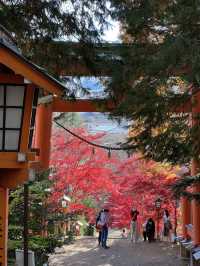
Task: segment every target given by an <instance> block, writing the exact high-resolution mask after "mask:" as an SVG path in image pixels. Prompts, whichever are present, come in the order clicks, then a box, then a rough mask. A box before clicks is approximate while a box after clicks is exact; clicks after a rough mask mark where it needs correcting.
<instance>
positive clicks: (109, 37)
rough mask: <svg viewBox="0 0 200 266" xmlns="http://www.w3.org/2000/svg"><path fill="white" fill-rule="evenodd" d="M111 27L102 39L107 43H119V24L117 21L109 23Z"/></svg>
mask: <svg viewBox="0 0 200 266" xmlns="http://www.w3.org/2000/svg"><path fill="white" fill-rule="evenodd" d="M110 24H111V26H110V27H109V29H108V30H107V31H106V32H105V34H104V36H103V39H104V40H105V41H107V42H120V39H119V29H120V27H119V22H117V21H111V22H110Z"/></svg>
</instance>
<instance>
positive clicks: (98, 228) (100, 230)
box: [96, 210, 103, 246]
mask: <svg viewBox="0 0 200 266" xmlns="http://www.w3.org/2000/svg"><path fill="white" fill-rule="evenodd" d="M102 211H103V210H101V211H100V212H99V214H98V216H97V218H96V230H97V231H98V232H99V236H98V245H99V246H100V245H101V235H102V225H101V224H100V223H99V222H100V218H101V213H102Z"/></svg>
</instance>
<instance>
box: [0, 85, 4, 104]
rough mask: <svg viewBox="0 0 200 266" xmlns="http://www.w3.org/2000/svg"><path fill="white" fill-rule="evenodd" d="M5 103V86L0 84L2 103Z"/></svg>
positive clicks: (0, 101) (0, 99)
mask: <svg viewBox="0 0 200 266" xmlns="http://www.w3.org/2000/svg"><path fill="white" fill-rule="evenodd" d="M3 104H4V87H3V86H1V85H0V105H1V106H2V105H3Z"/></svg>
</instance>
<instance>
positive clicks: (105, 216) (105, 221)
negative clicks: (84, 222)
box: [99, 209, 109, 249]
mask: <svg viewBox="0 0 200 266" xmlns="http://www.w3.org/2000/svg"><path fill="white" fill-rule="evenodd" d="M99 224H101V226H102V231H101V243H102V247H103V248H105V249H107V248H109V247H108V246H107V239H108V225H109V210H108V209H104V210H103V211H102V212H101V216H100V220H99Z"/></svg>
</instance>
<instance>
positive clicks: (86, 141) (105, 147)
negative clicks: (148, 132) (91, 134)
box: [53, 119, 137, 151]
mask: <svg viewBox="0 0 200 266" xmlns="http://www.w3.org/2000/svg"><path fill="white" fill-rule="evenodd" d="M53 121H54V123H55V124H56V125H58V126H59V127H61V128H62V129H64V130H65V131H67V132H68V133H69V134H71V135H72V136H74V137H75V138H77V139H80V140H81V141H83V142H85V143H87V144H89V145H91V146H94V147H97V148H100V149H105V150H108V151H111V150H115V151H120V150H124V151H128V150H133V149H136V147H137V146H127V147H112V146H105V145H100V144H97V143H94V142H91V141H89V140H87V139H85V138H83V137H81V136H79V135H77V134H76V133H74V132H72V131H71V130H69V129H68V128H66V127H64V126H63V125H62V124H60V123H59V122H57V121H56V119H54V120H53Z"/></svg>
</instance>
